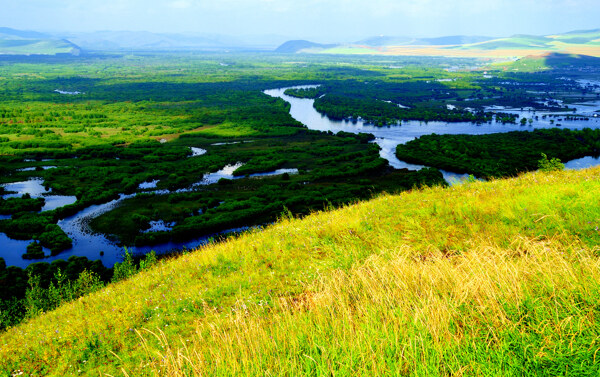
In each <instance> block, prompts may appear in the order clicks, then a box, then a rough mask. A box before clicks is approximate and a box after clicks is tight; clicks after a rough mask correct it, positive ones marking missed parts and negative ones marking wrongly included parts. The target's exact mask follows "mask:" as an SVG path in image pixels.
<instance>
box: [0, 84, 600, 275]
mask: <svg viewBox="0 0 600 377" xmlns="http://www.w3.org/2000/svg"><path fill="white" fill-rule="evenodd" d="M302 87H314V86H302ZM294 88H301V87H294ZM286 89H288V88H280V89H272V90H266V91H265V93H266V94H268V95H270V96H272V97H279V98H282V99H283V100H285V101H287V102H289V103H290V105H291V108H290V114H291V116H292V117H293V118H294V119H296V120H298V121H299V122H301V123H303V124H304V125H305V126H306V127H308V128H309V129H311V130H318V131H332V132H333V133H337V132H339V131H345V132H352V133H370V134H373V135H374V136H375V140H374V141H373V142H374V143H376V144H377V145H379V146H380V147H381V151H380V155H381V157H382V158H384V159H386V160H387V161H389V163H390V165H391V166H392V167H394V168H396V169H403V168H406V169H409V170H419V169H421V168H423V167H424V166H421V165H414V164H409V163H406V162H404V161H401V160H399V159H398V158H396V155H395V150H396V146H397V145H398V144H401V143H406V142H408V141H410V140H413V139H415V138H418V137H420V136H422V135H428V134H431V133H437V134H470V135H482V134H491V133H501V132H509V131H530V130H533V129H535V128H554V127H556V125H554V124H552V123H551V122H550V118H547V119H542V116H543V115H544V114H551V113H544V112H539V111H538V112H534V111H528V110H517V109H499V110H501V111H502V112H513V113H518V114H519V115H521V116H525V117H527V118H531V117H532V116H536V115H537V116H538V120H535V121H534V122H533V124H532V125H527V126H521V125H515V124H502V123H500V122H495V121H493V122H491V123H484V124H474V123H467V122H459V123H446V122H428V123H425V122H419V121H404V122H402V123H401V124H399V125H391V126H384V127H377V126H374V125H371V124H367V123H366V122H364V121H360V120H359V121H356V122H350V121H333V120H330V119H329V118H327V117H326V116H324V115H322V114H320V113H318V112H317V111H316V110H315V108H314V107H313V104H314V100H311V99H299V98H295V97H291V96H287V95H285V94H284V92H285V90H286ZM598 109H600V102H598V101H596V102H590V103H585V104H578V105H577V113H578V114H587V115H589V116H590V117H592V119H590V120H589V121H574V120H565V119H562V120H561V121H560V123H561V125H562V126H561V127H562V128H566V129H582V128H585V127H589V128H600V122H599V120H598V119H597V118H594V117H593V116H594V114H596V111H597V110H598ZM246 142H252V141H246ZM205 153H207V151H206V150H204V149H201V148H192V157H195V156H201V155H203V154H205ZM599 164H600V160H599V159H598V158H594V157H584V158H581V159H577V160H574V161H569V162H566V163H565V166H566V168H568V169H581V168H585V167H589V166H595V165H599ZM241 166H242V164H240V163H237V164H231V165H227V166H225V167H224V168H223V169H221V170H219V171H217V172H213V173H207V174H205V175H204V177H203V179H202V180H201V181H199V182H197V183H196V184H194V185H192V187H189V188H186V189H180V190H177V191H176V192H186V191H190V190H193V189H194V188H195V187H197V186H204V185H210V184H214V183H216V182H217V181H218V180H219V179H221V178H227V179H241V178H246V177H236V176H234V175H233V172H234V171H235V170H236V169H237V168H239V167H241ZM49 168H52V167H49ZM284 173H288V174H297V173H298V170H297V169H279V170H276V171H273V172H266V173H258V174H252V175H250V177H254V178H260V177H264V176H270V175H279V174H284ZM442 174H443V175H444V178H445V179H446V180H447V181H448V182H449V183H451V184H455V183H459V182H460V181H461V179H462V178H464V177H465V176H466V175H465V174H456V173H452V172H448V171H442ZM42 183H43V182H42V181H41V180H39V179H30V180H28V181H24V182H17V183H12V184H7V185H4V187H5V189H6V190H8V191H14V192H15V194H11V195H5V198H6V197H11V196H13V197H14V196H20V195H23V194H25V193H29V194H30V195H31V196H32V197H40V196H41V197H44V198H45V199H46V205H45V206H44V208H43V209H42V210H43V211H46V210H51V209H54V208H58V207H60V206H64V205H67V204H70V203H73V202H75V197H69V196H59V195H51V193H50V192H49V191H48V190H46V189H45V188H44V186H43V184H42ZM157 183H158V181H152V182H146V183H143V184H141V185H140V190H142V191H143V192H154V193H156V194H159V195H160V194H168V193H169V191H168V190H155V188H156V184H157ZM134 195H135V194H132V195H121V197H120V198H119V199H117V200H114V201H112V202H110V203H104V204H101V205H95V206H90V207H88V208H86V209H84V210H82V211H80V212H79V213H77V214H76V215H74V216H71V217H68V218H65V219H63V220H61V221H59V222H58V225H59V226H60V227H61V228H62V229H63V230H64V231H65V232H66V233H67V234H68V235H69V237H71V239H73V247H72V248H71V249H69V250H66V251H64V252H62V253H60V254H59V255H57V256H54V257H48V258H46V259H43V260H41V261H44V262H51V261H53V260H57V259H68V258H69V257H70V256H72V255H77V256H85V257H87V258H88V259H91V260H96V259H99V260H101V261H102V263H103V264H104V265H105V266H108V267H110V266H112V265H113V264H114V263H115V262H118V261H120V259H121V257H122V254H123V248H122V247H120V246H118V245H117V244H116V243H114V242H113V241H111V240H109V239H107V238H106V237H105V236H104V235H101V234H93V233H92V232H91V231H90V229H89V226H88V223H89V221H90V220H91V219H93V218H95V217H97V216H100V215H101V214H103V213H105V212H107V211H110V210H111V209H112V208H114V207H115V206H118V205H119V203H120V202H121V201H123V200H125V199H127V198H130V197H132V196H134ZM6 217H7V216H4V217H0V219H2V218H6ZM155 225H156V227H155V229H156V230H160V229H162V228H164V227H168V225H167V224H155ZM239 230H243V228H237V229H230V230H228V231H226V232H223V233H227V232H232V231H239ZM213 236H214V235H213ZM208 239H209V237H201V238H198V239H195V240H190V241H186V242H170V243H165V244H160V245H153V246H144V247H136V248H134V249H133V251H134V252H135V253H147V252H150V251H151V250H155V251H156V252H158V253H161V252H167V251H170V250H173V249H182V248H194V247H197V246H199V245H202V244H204V243H206V242H207V240H208ZM30 242H31V241H17V240H12V239H9V238H8V237H7V236H6V235H5V234H3V233H0V257H2V258H4V260H5V262H6V264H7V265H8V266H18V267H23V268H24V267H26V266H27V265H29V264H31V263H34V262H39V260H38V261H28V260H24V259H22V258H21V255H22V254H24V253H25V249H26V247H27V245H28V244H29V243H30ZM45 252H46V254H47V255H48V254H49V250H45Z"/></svg>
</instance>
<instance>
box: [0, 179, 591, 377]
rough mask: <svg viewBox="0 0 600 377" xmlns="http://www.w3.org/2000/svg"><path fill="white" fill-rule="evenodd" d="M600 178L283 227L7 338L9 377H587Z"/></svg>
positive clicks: (376, 206)
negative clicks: (206, 376)
mask: <svg viewBox="0 0 600 377" xmlns="http://www.w3.org/2000/svg"><path fill="white" fill-rule="evenodd" d="M599 178H600V170H599V169H590V170H585V171H577V172H574V171H569V172H560V171H559V172H552V173H542V172H537V173H531V174H527V175H523V176H521V177H519V178H518V179H511V180H497V181H492V182H473V183H469V184H466V185H461V186H455V187H452V188H450V189H447V188H439V187H438V188H427V189H424V190H414V191H412V192H408V193H403V194H400V195H397V196H390V195H382V196H380V197H378V198H376V199H374V200H372V201H369V202H364V203H360V204H356V205H352V206H348V207H345V208H342V209H339V210H335V211H329V212H321V213H315V214H312V215H310V216H307V217H306V218H304V219H302V220H297V219H290V218H283V219H281V220H280V222H279V223H277V224H275V225H273V226H270V227H268V228H266V229H264V230H261V231H256V232H251V233H249V234H245V235H242V236H240V237H238V238H236V239H233V240H230V241H228V242H225V243H219V244H212V245H208V246H206V247H203V248H201V249H199V250H197V251H196V252H193V253H190V254H185V255H183V256H181V257H179V258H175V259H172V260H163V261H159V262H158V264H157V265H155V266H154V267H151V268H149V269H147V270H146V271H143V272H142V273H140V274H137V275H134V276H132V277H130V278H129V279H126V280H124V281H121V282H119V283H117V284H111V285H109V286H107V287H106V288H104V289H102V290H100V291H97V292H94V293H91V294H89V295H86V296H84V297H82V298H80V299H78V300H76V301H74V302H72V303H70V304H66V305H62V306H60V307H59V308H58V309H56V310H53V311H49V312H47V313H45V314H44V315H43V316H40V317H37V318H34V319H31V320H30V321H28V322H27V323H24V324H21V325H19V326H17V327H14V328H10V329H9V330H8V331H6V332H5V333H3V334H2V335H0V344H2V347H1V348H0V358H1V359H2V360H3V363H2V367H1V368H2V372H3V373H4V374H6V375H10V374H14V373H20V372H22V373H23V374H27V375H31V376H36V375H48V376H53V375H61V376H62V375H70V374H89V375H97V374H110V375H121V374H127V375H136V376H145V375H178V374H179V375H204V374H211V375H221V374H240V375H264V373H265V371H266V370H268V371H269V373H271V374H275V375H280V374H289V373H294V374H307V375H315V374H320V373H327V374H330V373H331V374H337V373H339V374H350V373H351V374H354V375H373V374H376V375H393V374H401V373H404V374H415V375H421V374H428V375H445V374H457V373H464V374H468V375H515V376H517V375H522V374H523V373H526V374H528V375H539V376H546V375H557V374H565V373H568V374H573V375H595V374H597V373H598V372H599V370H600V364H599V363H598V361H597V360H596V359H595V358H594V354H595V353H596V352H597V351H598V346H597V344H596V343H595V339H597V337H598V336H599V335H600V326H599V325H598V321H597V319H596V316H595V315H594V313H595V311H596V310H597V307H598V305H599V304H600V297H599V296H598V292H599V291H600V289H599V288H600V287H599V286H598V281H600V270H599V269H598V255H597V245H598V242H600V236H599V233H598V231H597V230H596V229H597V227H598V226H599V225H600V224H598V219H599V218H600V212H599V211H600V209H599V208H598V207H597V206H593V205H590V203H594V202H595V201H596V196H597V194H596V193H597V192H598V190H600V179H599ZM549 349H550V350H552V352H548V350H549Z"/></svg>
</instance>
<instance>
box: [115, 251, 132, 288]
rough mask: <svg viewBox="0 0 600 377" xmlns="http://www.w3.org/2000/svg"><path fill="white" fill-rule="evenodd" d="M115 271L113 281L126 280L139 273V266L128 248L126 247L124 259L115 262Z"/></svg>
mask: <svg viewBox="0 0 600 377" xmlns="http://www.w3.org/2000/svg"><path fill="white" fill-rule="evenodd" d="M113 271H114V272H113V279H112V280H113V282H117V281H121V280H125V279H127V278H129V277H131V276H133V275H135V274H136V273H137V267H136V266H135V263H134V261H133V256H132V255H131V253H130V252H129V250H127V248H125V253H124V256H123V261H122V262H117V263H115V265H114V267H113Z"/></svg>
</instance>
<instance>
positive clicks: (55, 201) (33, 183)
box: [1, 178, 77, 212]
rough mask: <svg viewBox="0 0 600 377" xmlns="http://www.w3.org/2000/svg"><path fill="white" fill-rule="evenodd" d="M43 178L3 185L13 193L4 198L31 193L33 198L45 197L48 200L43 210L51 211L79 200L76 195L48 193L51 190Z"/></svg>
mask: <svg viewBox="0 0 600 377" xmlns="http://www.w3.org/2000/svg"><path fill="white" fill-rule="evenodd" d="M43 182H44V181H43V180H42V179H41V178H32V179H30V180H28V181H23V182H14V183H7V184H4V185H1V186H3V187H4V189H5V190H6V191H8V192H13V193H11V194H7V195H4V196H3V198H4V199H8V198H20V197H21V196H23V195H25V194H29V195H31V197H32V198H44V200H45V201H46V202H45V204H44V206H43V207H42V211H41V212H44V211H51V210H53V209H56V208H59V207H63V206H66V205H68V204H73V203H75V202H76V201H77V198H76V197H74V196H63V195H48V194H49V193H50V192H51V190H46V188H45V187H44V185H43Z"/></svg>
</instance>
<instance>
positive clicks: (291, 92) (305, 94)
mask: <svg viewBox="0 0 600 377" xmlns="http://www.w3.org/2000/svg"><path fill="white" fill-rule="evenodd" d="M283 94H285V95H288V96H290V97H296V98H308V99H315V98H318V97H320V96H321V95H323V94H325V90H324V89H323V88H322V87H321V86H318V87H316V88H295V89H292V88H290V89H286V90H285V91H284V92H283Z"/></svg>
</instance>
